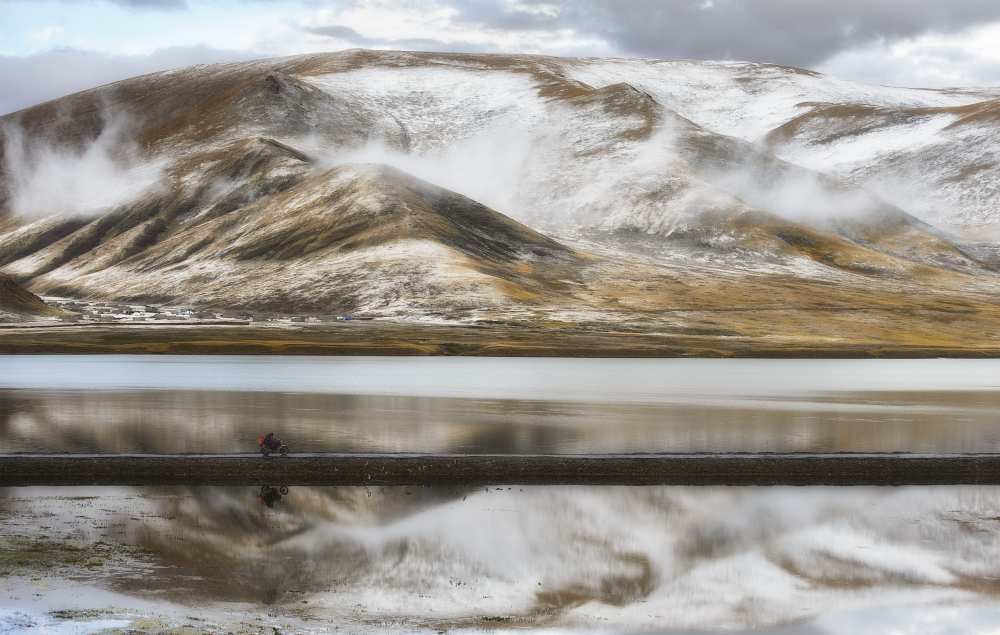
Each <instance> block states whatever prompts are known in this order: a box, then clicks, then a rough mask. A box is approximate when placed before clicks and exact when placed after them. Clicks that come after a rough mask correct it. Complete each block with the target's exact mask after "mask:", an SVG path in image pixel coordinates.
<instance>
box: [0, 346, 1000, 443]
mask: <svg viewBox="0 0 1000 635" xmlns="http://www.w3.org/2000/svg"><path fill="white" fill-rule="evenodd" d="M998 423H1000V360H944V359H932V360H721V359H711V360H708V359H661V360H618V359H538V358H536V359H525V358H490V359H486V358H441V357H436V358H426V357H423V358H417V357H320V358H317V357H275V356H261V357H253V356H250V357H247V356H238V357H227V356H205V357H201V356H118V355H106V356H105V355H98V356H59V355H44V356H0V452H46V451H52V452H64V451H69V452H129V451H136V452H140V451H141V452H248V451H253V450H254V449H255V439H256V438H257V435H258V434H260V433H261V432H266V431H274V432H276V433H278V435H279V436H281V437H283V438H284V439H285V440H286V441H287V442H288V443H289V444H290V445H291V447H292V449H293V451H310V452H319V451H359V452H360V451H364V452H369V451H410V452H488V453H493V452H511V453H519V452H520V453H536V452H552V453H586V452H595V453H603V452H657V451H676V452H685V451H719V452H725V451H915V452H974V451H975V452H993V451H1000V425H997V424H998Z"/></svg>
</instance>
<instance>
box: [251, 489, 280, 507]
mask: <svg viewBox="0 0 1000 635" xmlns="http://www.w3.org/2000/svg"><path fill="white" fill-rule="evenodd" d="M257 498H259V499H260V502H262V503H264V504H265V505H267V507H268V509H273V508H274V504H275V503H277V502H278V501H280V500H281V492H279V491H278V488H277V487H271V486H270V485H264V486H262V487H261V488H260V492H259V493H258V494H257Z"/></svg>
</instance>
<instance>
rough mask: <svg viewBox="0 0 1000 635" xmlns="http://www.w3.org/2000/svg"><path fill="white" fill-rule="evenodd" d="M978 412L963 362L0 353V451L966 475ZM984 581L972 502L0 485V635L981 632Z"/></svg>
mask: <svg viewBox="0 0 1000 635" xmlns="http://www.w3.org/2000/svg"><path fill="white" fill-rule="evenodd" d="M998 415H1000V362H998V361H992V360H989V361H987V360H964V361H958V360H914V361H902V360H899V361H890V360H864V361H860V360H833V361H818V360H696V359H692V360H605V359H597V360H567V359H481V358H371V357H366V358H350V357H345V358H303V357H175V356H162V357H160V356H86V357H78V356H23V357H0V452H44V451H53V452H64V451H68V452H124V451H139V452H247V451H252V450H253V449H254V443H255V441H254V440H255V438H256V436H257V434H259V433H260V432H262V431H265V430H273V431H275V432H277V433H278V434H279V435H280V436H282V437H284V438H285V439H286V440H287V441H288V442H289V443H290V444H291V445H292V448H293V451H294V450H300V451H323V450H330V451H334V450H336V451H379V450H385V451H428V452H429V451H438V452H515V453H516V452H524V453H526V452H631V451H636V452H638V451H642V452H650V451H759V450H775V451H779V450H780V451H795V450H802V451H806V450H808V451H838V450H850V451H866V450H867V451H895V450H900V451H920V452H967V451H980V452H993V451H1000V417H998ZM262 460H263V459H262ZM997 580H1000V488H996V487H910V488H830V487H820V488H783V487H781V488H776V487H771V488H734V487H702V488H698V487H503V488H498V487H477V488H472V487H464V486H461V485H456V486H453V487H398V488H381V487H379V488H375V487H372V488H364V487H291V488H283V487H282V484H281V483H273V484H269V485H265V486H262V485H261V484H256V485H252V486H251V485H247V486H241V487H206V486H191V487H143V488H134V487H102V488H95V487H66V488H53V487H29V488H8V489H0V633H7V632H11V633H21V632H25V633H36V632H37V633H42V632H45V633H49V632H53V633H91V632H95V633H96V632H106V630H107V629H113V628H119V629H123V630H124V631H129V629H135V628H140V627H141V628H145V627H143V626H142V625H143V624H146V625H148V624H154V625H156V624H159V625H162V626H164V627H165V626H171V627H173V626H176V627H184V628H188V629H189V631H194V632H200V631H201V630H206V631H209V632H274V631H275V630H276V631H279V632H295V633H327V632H330V631H331V630H332V629H333V628H339V630H340V631H341V632H351V633H395V634H403V633H407V634H409V633H426V634H428V635H430V634H432V633H441V632H451V633H465V634H467V635H473V634H477V635H482V634H485V633H495V632H505V631H507V630H510V629H514V630H513V631H512V632H525V633H544V634H546V635H564V634H567V633H586V634H588V635H596V634H609V633H616V634H617V633H630V634H631V633H650V632H655V633H660V634H672V635H691V634H692V633H705V632H728V633H734V632H736V633H750V632H754V633H769V634H771V635H792V634H797V635H820V634H822V635H856V634H861V635H876V634H877V635H882V634H883V633H890V632H891V633H899V634H911V635H950V634H953V633H963V634H965V633H971V634H981V635H988V634H989V635H993V634H995V633H996V632H997V631H996V626H997V624H1000V585H998V584H997ZM157 628H159V627H157ZM189 631H185V632H189ZM129 632H130V631H129Z"/></svg>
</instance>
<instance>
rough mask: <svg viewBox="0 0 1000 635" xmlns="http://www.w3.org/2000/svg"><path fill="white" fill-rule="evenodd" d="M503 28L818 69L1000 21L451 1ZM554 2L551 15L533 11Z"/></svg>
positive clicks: (916, 7)
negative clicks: (851, 54) (868, 49)
mask: <svg viewBox="0 0 1000 635" xmlns="http://www.w3.org/2000/svg"><path fill="white" fill-rule="evenodd" d="M450 4H452V6H453V7H454V8H455V10H457V11H458V19H459V20H461V21H463V22H465V23H468V24H478V25H482V26H488V27H491V28H498V29H551V28H556V27H561V28H572V29H574V30H576V31H577V32H579V33H580V34H581V35H589V36H596V37H599V38H602V39H604V40H606V41H608V42H609V43H610V44H612V45H613V46H614V47H616V48H617V49H619V50H621V51H622V52H623V53H625V54H628V55H640V56H647V57H667V58H670V57H688V58H696V59H748V60H757V61H770V62H776V63H781V64H789V65H795V66H813V65H816V64H818V63H820V62H822V61H824V60H826V59H829V58H830V57H832V56H833V55H835V54H837V53H839V52H842V51H844V50H848V49H850V48H853V47H858V46H862V45H865V44H869V43H871V42H874V41H878V40H889V41H891V40H896V39H900V38H905V37H909V36H914V35H919V34H921V33H925V32H930V31H938V32H953V31H956V30H959V29H962V28H965V27H968V26H971V25H973V24H976V23H980V22H986V21H992V20H1000V2H997V1H996V0H950V1H949V2H941V0H899V1H896V0H808V1H806V0H801V1H799V0H554V1H547V2H522V3H520V4H519V5H513V7H514V8H511V5H508V4H506V3H503V2H501V1H500V0H467V1H461V2H460V1H458V0H454V1H453V2H451V3H450ZM545 5H548V6H552V7H554V8H556V9H558V15H557V16H552V15H549V14H547V13H545V12H543V11H533V10H531V9H532V8H539V7H544V6H545Z"/></svg>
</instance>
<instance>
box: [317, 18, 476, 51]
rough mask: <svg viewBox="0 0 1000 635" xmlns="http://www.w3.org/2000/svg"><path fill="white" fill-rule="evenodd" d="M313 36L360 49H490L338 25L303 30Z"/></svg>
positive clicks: (469, 44)
mask: <svg viewBox="0 0 1000 635" xmlns="http://www.w3.org/2000/svg"><path fill="white" fill-rule="evenodd" d="M305 30H306V31H307V32H309V33H313V34H315V35H323V36H326V37H330V38H334V39H337V40H340V41H342V42H348V43H350V44H351V45H352V46H357V47H361V48H390V49H400V50H408V51H445V50H447V51H455V52H460V53H483V52H486V51H487V50H489V49H490V47H484V46H482V45H481V44H474V43H472V42H442V41H441V40H435V39H431V38H400V39H393V38H379V37H368V36H365V35H362V34H361V33H358V32H357V31H355V30H354V29H352V28H351V27H348V26H342V25H339V24H334V25H328V26H320V27H312V28H307V29H305Z"/></svg>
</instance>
